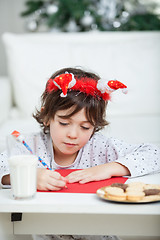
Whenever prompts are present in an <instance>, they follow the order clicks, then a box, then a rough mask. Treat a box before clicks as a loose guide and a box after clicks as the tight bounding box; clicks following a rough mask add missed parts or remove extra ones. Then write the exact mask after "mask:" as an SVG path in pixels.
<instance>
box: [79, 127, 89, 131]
mask: <svg viewBox="0 0 160 240" xmlns="http://www.w3.org/2000/svg"><path fill="white" fill-rule="evenodd" d="M81 128H83V129H84V130H89V127H84V126H81Z"/></svg>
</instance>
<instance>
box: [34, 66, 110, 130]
mask: <svg viewBox="0 0 160 240" xmlns="http://www.w3.org/2000/svg"><path fill="white" fill-rule="evenodd" d="M65 72H68V73H73V74H74V76H75V77H76V78H77V79H80V78H82V77H83V78H85V77H87V78H91V79H93V80H95V81H96V82H97V81H98V80H99V79H100V77H99V76H98V75H96V74H94V73H92V72H87V71H84V70H82V69H80V68H63V69H60V70H58V71H57V72H55V73H54V74H53V75H52V76H51V79H54V78H55V77H57V76H58V75H60V74H64V73H65ZM47 84H48V82H47ZM47 84H46V88H47ZM60 93H61V90H60V89H58V90H57V91H54V90H53V91H52V92H50V93H49V92H47V91H46V90H45V91H44V92H43V94H42V96H41V110H37V109H36V112H35V114H33V117H34V118H35V119H36V120H37V121H38V123H39V124H40V126H41V127H42V129H43V131H44V133H47V132H49V126H48V125H47V124H45V123H48V122H49V120H50V119H54V116H55V114H56V112H57V111H59V110H65V109H70V108H72V109H73V110H72V112H71V113H70V114H69V115H67V116H65V118H69V117H71V116H72V115H74V114H75V113H77V112H79V111H80V110H81V109H83V108H84V109H85V113H86V118H87V120H88V121H89V122H90V123H91V125H93V126H94V132H96V131H99V130H100V129H102V128H103V127H104V126H106V125H108V122H107V121H106V120H105V115H106V106H107V103H108V102H107V101H104V100H103V99H102V98H95V97H93V96H91V95H87V94H86V93H83V92H80V91H74V90H68V92H67V96H66V97H61V96H60Z"/></svg>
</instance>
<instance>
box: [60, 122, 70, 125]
mask: <svg viewBox="0 0 160 240" xmlns="http://www.w3.org/2000/svg"><path fill="white" fill-rule="evenodd" d="M59 124H60V125H62V126H66V125H68V123H65V122H59Z"/></svg>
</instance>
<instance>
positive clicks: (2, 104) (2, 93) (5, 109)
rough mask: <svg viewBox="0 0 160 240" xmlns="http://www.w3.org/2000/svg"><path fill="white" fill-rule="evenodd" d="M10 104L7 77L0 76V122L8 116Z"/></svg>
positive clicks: (10, 97) (9, 88)
mask: <svg viewBox="0 0 160 240" xmlns="http://www.w3.org/2000/svg"><path fill="white" fill-rule="evenodd" d="M11 106H12V93H11V85H10V83H9V80H8V78H7V77H2V76H1V77H0V124H2V123H3V122H4V121H6V120H7V118H8V117H9V113H10V109H11Z"/></svg>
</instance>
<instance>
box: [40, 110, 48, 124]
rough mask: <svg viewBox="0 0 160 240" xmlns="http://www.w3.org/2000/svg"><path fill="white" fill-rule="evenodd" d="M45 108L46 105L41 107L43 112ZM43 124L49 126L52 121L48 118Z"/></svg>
mask: <svg viewBox="0 0 160 240" xmlns="http://www.w3.org/2000/svg"><path fill="white" fill-rule="evenodd" d="M43 110H44V107H41V112H43ZM43 124H44V126H47V127H48V126H49V124H50V121H49V120H47V121H46V120H44V121H43Z"/></svg>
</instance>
